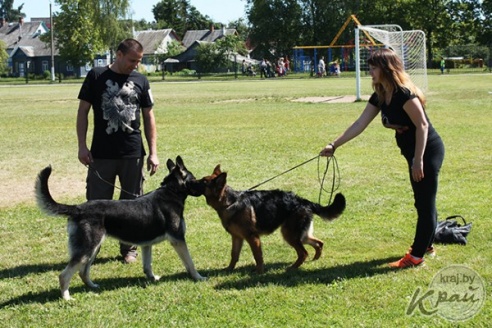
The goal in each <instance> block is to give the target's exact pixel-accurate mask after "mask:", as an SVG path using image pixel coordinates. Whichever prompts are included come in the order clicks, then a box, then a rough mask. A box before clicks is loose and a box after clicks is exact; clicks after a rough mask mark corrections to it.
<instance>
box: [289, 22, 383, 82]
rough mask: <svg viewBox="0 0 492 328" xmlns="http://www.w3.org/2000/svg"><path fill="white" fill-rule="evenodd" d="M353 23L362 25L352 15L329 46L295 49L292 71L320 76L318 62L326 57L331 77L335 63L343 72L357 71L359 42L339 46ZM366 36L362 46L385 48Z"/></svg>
mask: <svg viewBox="0 0 492 328" xmlns="http://www.w3.org/2000/svg"><path fill="white" fill-rule="evenodd" d="M351 21H352V22H354V23H355V25H356V26H360V25H362V24H361V23H360V22H359V20H358V19H357V17H356V16H355V15H350V16H349V17H348V18H347V20H346V21H345V23H344V24H343V26H342V27H341V28H340V30H339V31H338V33H337V34H336V36H335V37H334V38H333V40H332V41H331V43H330V45H328V46H297V47H294V48H293V57H292V63H291V66H292V70H293V71H294V72H296V73H306V72H311V74H312V75H318V73H319V71H318V61H319V59H320V58H321V57H324V58H325V62H326V64H327V73H328V74H330V75H333V74H334V71H333V63H334V62H337V63H338V64H339V66H340V71H341V72H344V71H345V72H346V71H355V68H356V67H355V66H356V57H355V47H356V43H357V40H355V39H351V40H350V41H349V42H348V44H343V45H339V44H337V43H338V41H339V39H340V36H341V35H342V33H343V32H344V31H345V29H346V28H347V26H348V25H349V24H350V22H351ZM364 34H365V39H364V41H363V44H361V46H363V47H366V48H371V49H374V50H376V49H378V48H381V47H384V45H383V44H381V43H380V44H378V43H376V41H375V40H374V39H373V38H372V37H371V36H370V35H369V34H368V33H366V32H364Z"/></svg>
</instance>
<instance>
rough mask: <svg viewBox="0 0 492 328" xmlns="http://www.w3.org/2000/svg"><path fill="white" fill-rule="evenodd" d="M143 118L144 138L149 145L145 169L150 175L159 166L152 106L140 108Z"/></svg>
mask: <svg viewBox="0 0 492 328" xmlns="http://www.w3.org/2000/svg"><path fill="white" fill-rule="evenodd" d="M142 115H143V119H144V131H145V138H146V139H147V145H148V147H149V156H148V158H147V170H148V171H150V175H154V173H155V172H156V171H157V168H158V167H159V158H158V157H157V129H156V126H155V117H154V111H153V110H152V107H149V108H144V109H143V110H142Z"/></svg>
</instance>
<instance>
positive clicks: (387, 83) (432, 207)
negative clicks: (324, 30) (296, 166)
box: [320, 49, 444, 268]
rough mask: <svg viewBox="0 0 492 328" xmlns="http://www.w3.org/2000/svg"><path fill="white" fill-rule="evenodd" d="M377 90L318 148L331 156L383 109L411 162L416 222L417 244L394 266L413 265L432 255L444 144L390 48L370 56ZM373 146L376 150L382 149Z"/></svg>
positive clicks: (384, 120) (386, 121)
mask: <svg viewBox="0 0 492 328" xmlns="http://www.w3.org/2000/svg"><path fill="white" fill-rule="evenodd" d="M368 64H369V72H370V75H371V77H372V86H373V89H374V93H373V94H372V96H371V97H370V99H369V101H368V103H367V104H366V107H365V109H364V111H363V112H362V113H361V115H360V116H359V118H358V119H357V120H356V121H355V122H354V123H353V124H352V125H350V126H349V127H348V128H347V129H346V130H345V132H343V133H342V134H341V135H340V136H339V137H337V138H336V139H335V140H334V141H333V142H331V143H330V144H328V145H327V146H326V147H325V148H323V149H322V150H321V152H320V155H321V156H333V154H334V152H335V149H338V148H340V147H341V146H342V145H344V144H345V143H346V142H348V141H350V140H352V139H353V138H355V137H357V136H358V135H360V134H361V133H362V132H363V131H364V130H365V129H366V128H367V126H368V125H369V123H370V122H371V121H372V120H373V119H374V118H375V117H376V116H377V115H378V114H379V113H380V114H381V120H382V124H383V126H384V127H386V128H388V129H392V130H394V135H395V138H396V143H397V145H398V147H399V148H400V150H401V154H402V155H403V156H404V158H405V159H406V162H407V164H408V172H409V175H410V183H411V185H412V190H413V195H414V200H415V203H414V205H415V208H416V210H417V225H416V231H415V237H414V240H413V244H412V245H411V247H410V249H409V250H408V252H407V253H406V254H405V255H404V256H403V257H402V258H401V259H400V260H398V261H396V262H392V263H389V266H390V267H392V268H408V267H415V266H418V265H421V264H423V263H424V255H426V254H427V255H429V256H433V255H435V250H434V247H433V240H434V233H435V230H436V225H437V210H436V194H437V189H438V177H439V171H440V169H441V166H442V163H443V160H444V144H443V142H442V140H441V137H440V136H439V134H438V133H437V132H436V130H435V129H434V127H433V125H432V124H431V123H430V121H429V118H428V116H427V112H426V111H425V104H426V100H425V97H424V95H423V93H422V91H421V90H420V89H419V88H418V87H417V86H415V85H414V84H413V83H412V81H411V80H410V77H409V76H408V74H407V73H406V72H405V70H404V66H403V63H402V61H401V59H400V58H399V57H398V56H397V55H396V53H395V52H393V51H392V50H390V49H381V50H377V51H375V52H374V53H373V54H372V55H371V57H370V58H369V60H368ZM375 148H376V149H375V150H374V151H375V153H376V154H379V153H381V152H382V151H384V150H382V149H377V147H375Z"/></svg>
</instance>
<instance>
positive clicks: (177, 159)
mask: <svg viewBox="0 0 492 328" xmlns="http://www.w3.org/2000/svg"><path fill="white" fill-rule="evenodd" d="M176 164H177V165H178V166H179V167H180V168H182V169H184V168H185V165H184V162H183V159H182V158H181V156H179V155H178V157H176Z"/></svg>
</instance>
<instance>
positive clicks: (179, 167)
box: [35, 156, 204, 300]
mask: <svg viewBox="0 0 492 328" xmlns="http://www.w3.org/2000/svg"><path fill="white" fill-rule="evenodd" d="M167 168H168V169H169V174H168V175H167V176H166V177H165V178H164V180H163V181H162V183H161V186H160V187H159V188H158V189H156V190H154V191H152V192H150V193H148V194H146V195H143V196H141V197H139V198H136V199H132V200H92V201H88V202H86V203H83V204H80V205H64V204H59V203H57V202H56V201H55V200H53V198H52V196H51V194H50V191H49V188H48V178H49V176H50V174H51V166H48V167H46V168H45V169H43V170H42V171H41V172H40V173H39V175H38V178H37V180H36V186H35V191H36V198H37V202H38V206H39V207H40V208H41V209H42V210H44V212H46V213H47V214H49V215H59V216H65V217H68V227H67V230H68V236H69V239H68V245H69V251H70V261H69V263H68V265H67V267H66V268H65V269H64V270H63V272H62V273H61V274H60V276H59V281H60V289H61V294H62V297H63V298H64V299H65V300H70V299H71V297H70V293H69V291H68V287H69V284H70V280H71V278H72V276H73V275H74V274H75V272H77V271H79V275H80V277H81V278H82V281H83V282H84V283H85V284H86V285H87V286H88V287H91V288H97V287H98V285H96V284H94V283H93V282H92V281H91V279H90V277H89V272H90V267H91V264H92V262H93V261H94V259H95V257H96V255H97V252H98V250H99V247H100V246H101V243H102V242H103V240H104V238H105V236H110V237H113V238H116V239H118V240H120V241H121V242H124V243H128V244H131V245H139V246H141V247H142V262H143V271H144V273H145V275H146V276H147V278H148V279H151V280H154V281H155V280H159V276H156V275H154V273H153V272H152V245H153V244H157V243H159V242H162V241H164V240H166V239H167V240H169V241H170V242H171V245H172V246H173V247H174V249H175V251H176V252H177V253H178V255H179V257H180V259H181V261H182V262H183V264H184V266H185V268H186V271H188V273H189V274H190V275H191V277H192V278H193V279H195V280H202V279H204V278H203V277H202V276H201V275H200V274H199V273H198V272H197V271H196V269H195V266H194V264H193V261H192V259H191V256H190V253H189V251H188V247H187V245H186V241H185V230H186V226H185V221H184V218H183V211H184V205H185V200H186V197H187V196H188V195H191V196H200V195H201V193H200V191H199V190H201V189H200V188H199V189H197V188H195V187H196V183H197V181H196V179H195V177H194V176H193V174H192V173H191V172H190V171H188V170H187V169H186V167H185V165H184V163H183V160H182V159H181V157H179V156H178V157H177V158H176V164H174V162H173V161H172V160H171V159H169V160H168V161H167Z"/></svg>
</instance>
